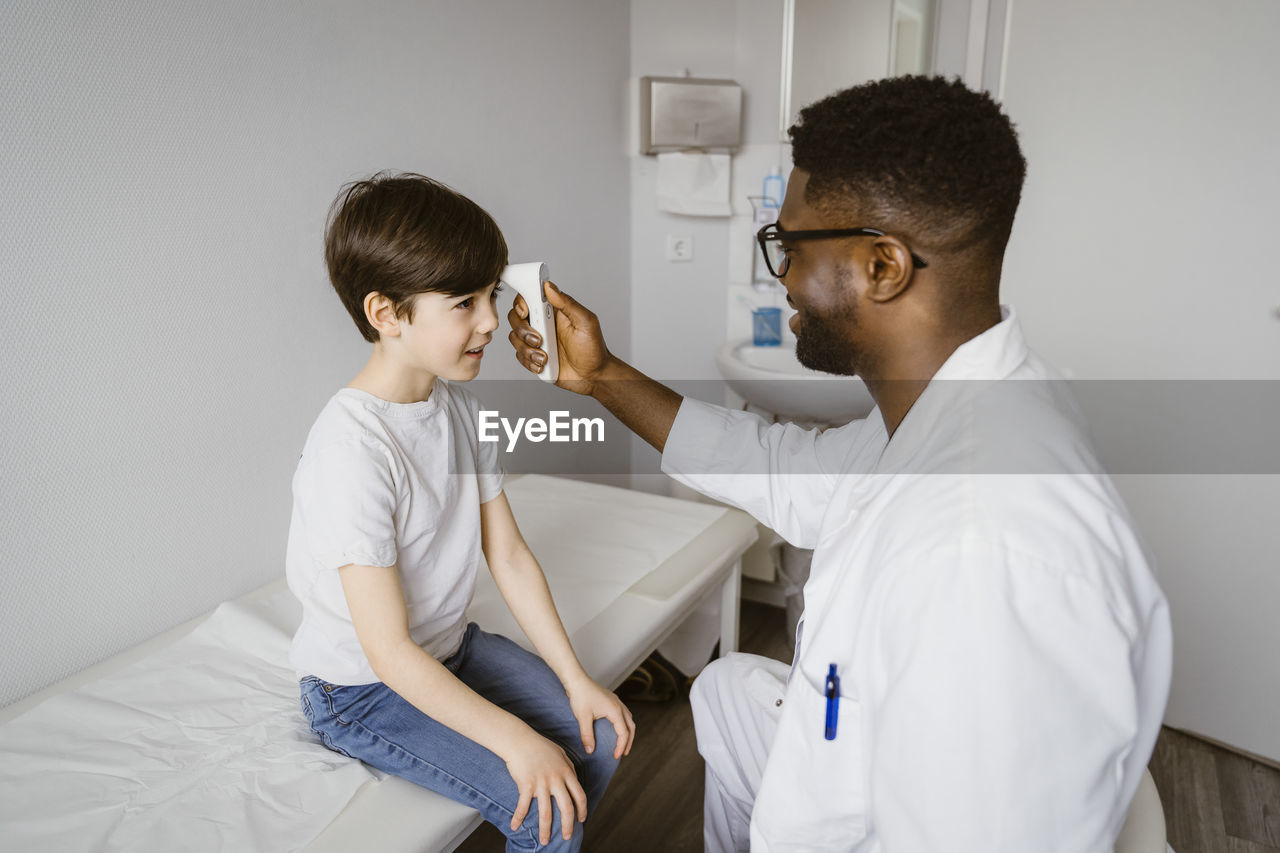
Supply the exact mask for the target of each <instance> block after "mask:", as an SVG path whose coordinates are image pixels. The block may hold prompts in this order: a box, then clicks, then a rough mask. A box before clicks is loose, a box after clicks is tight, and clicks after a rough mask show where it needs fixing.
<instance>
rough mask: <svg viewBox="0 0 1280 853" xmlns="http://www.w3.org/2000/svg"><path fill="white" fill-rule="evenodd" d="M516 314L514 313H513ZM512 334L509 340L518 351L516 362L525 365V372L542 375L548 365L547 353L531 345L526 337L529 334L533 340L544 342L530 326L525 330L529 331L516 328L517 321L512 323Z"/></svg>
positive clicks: (508, 336) (508, 337)
mask: <svg viewBox="0 0 1280 853" xmlns="http://www.w3.org/2000/svg"><path fill="white" fill-rule="evenodd" d="M513 313H514V312H513ZM511 325H512V329H511V333H510V334H508V335H507V340H509V341H511V346H512V347H513V348H514V349H515V351H516V361H518V362H520V364H522V365H524V368H525V370H529V371H531V372H533V373H541V372H542V366H543V365H544V364H546V363H547V354H546V352H545V351H543V350H540V349H538V348H537V347H535V346H533V345H532V344H530V343H529V339H528V338H526V337H525V335H526V334H528V335H529V336H530V337H532V339H533V340H536V341H538V342H539V343H541V342H542V340H541V338H539V337H538V335H537V333H536V332H534V331H533V329H532V328H530V327H529V326H527V325H526V326H525V327H524V328H525V329H527V330H528V331H527V332H525V331H524V330H521V329H518V328H515V321H512V324H511Z"/></svg>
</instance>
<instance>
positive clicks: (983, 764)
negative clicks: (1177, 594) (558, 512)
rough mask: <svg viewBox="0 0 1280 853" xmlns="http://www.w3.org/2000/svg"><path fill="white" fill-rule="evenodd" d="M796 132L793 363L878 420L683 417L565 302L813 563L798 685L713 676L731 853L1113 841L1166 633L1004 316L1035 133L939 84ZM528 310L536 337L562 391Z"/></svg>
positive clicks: (596, 378) (571, 364) (1124, 529)
mask: <svg viewBox="0 0 1280 853" xmlns="http://www.w3.org/2000/svg"><path fill="white" fill-rule="evenodd" d="M791 138H792V144H793V156H794V160H795V169H794V171H793V172H792V173H791V179H790V184H789V186H788V188H787V192H786V199H785V202H784V204H783V206H782V210H781V215H780V217H779V219H778V223H777V225H776V226H771V227H769V228H766V229H764V230H763V231H762V232H761V234H760V242H761V244H762V247H763V248H764V250H765V253H766V257H767V258H768V260H769V263H770V264H771V269H772V271H773V273H774V274H775V275H776V276H777V277H778V278H779V279H781V280H782V282H783V284H784V285H785V286H786V289H787V294H788V297H787V301H788V303H789V304H791V305H792V306H793V307H794V308H795V309H796V312H797V313H796V315H795V316H794V317H793V318H792V319H791V327H792V329H794V330H795V332H796V335H797V342H796V355H797V357H798V358H799V360H800V361H801V362H802V363H803V364H805V365H807V366H808V367H811V368H814V369H817V370H823V371H827V372H830V373H838V374H856V375H858V376H860V377H861V378H862V379H863V381H864V382H865V383H866V385H867V388H868V389H869V390H870V392H871V394H872V396H873V397H874V398H875V401H876V403H877V407H876V409H875V410H874V411H873V412H872V413H871V415H870V416H868V417H867V418H866V420H862V421H855V422H854V423H851V424H849V425H847V426H843V427H839V428H833V429H828V430H826V431H822V432H819V431H815V430H804V429H801V428H798V427H796V426H794V425H787V426H784V425H778V424H769V423H766V422H764V421H763V420H761V419H760V418H758V417H755V416H754V415H751V414H748V413H745V412H737V411H730V410H727V409H723V408H719V407H716V406H711V405H707V404H705V403H702V402H698V401H696V400H691V399H682V398H681V397H680V396H678V395H677V394H676V393H675V392H673V391H671V390H670V389H667V388H665V387H663V386H662V385H660V384H658V383H656V382H654V381H652V380H650V379H648V378H647V377H645V376H644V375H643V374H641V373H640V372H639V371H637V370H635V369H634V368H632V367H630V366H629V365H627V364H625V363H623V362H621V361H620V360H618V359H617V358H615V357H614V356H613V355H612V354H610V353H609V351H608V349H607V348H606V347H605V343H604V339H603V337H602V335H601V332H600V328H599V324H598V322H597V320H596V317H595V315H593V314H592V313H591V312H590V311H588V310H587V309H586V308H584V307H583V306H582V305H580V304H579V303H578V302H576V301H575V300H573V299H572V298H570V297H569V296H567V295H565V294H563V293H561V292H560V291H558V290H556V289H554V286H552V285H549V286H548V291H549V293H548V299H549V301H550V302H551V304H552V305H554V306H555V307H556V309H558V311H557V316H556V330H557V334H558V335H559V346H560V355H559V358H560V363H559V368H560V375H559V384H560V385H561V386H562V387H565V388H568V389H571V390H573V391H576V392H578V393H582V394H590V395H592V396H594V397H595V398H596V399H598V400H599V401H600V402H602V403H603V404H604V405H605V406H606V407H608V408H609V409H610V411H612V412H613V413H614V414H615V415H616V416H617V417H618V418H619V419H620V420H622V422H623V423H625V424H626V425H627V426H628V427H630V428H631V429H633V430H634V431H635V432H636V433H638V434H639V435H641V436H642V437H643V438H645V439H646V440H647V441H648V442H649V443H650V444H652V445H653V446H654V447H656V448H657V449H658V450H660V451H661V452H662V454H663V456H662V470H663V471H665V472H667V473H668V474H670V475H671V476H673V477H675V478H676V479H677V480H679V481H681V482H684V483H686V484H688V485H690V486H692V487H694V488H696V489H699V490H700V491H702V492H704V493H706V494H708V495H710V496H712V497H714V498H716V499H718V500H721V501H724V502H726V503H730V504H733V505H735V506H739V507H741V508H743V509H745V510H746V511H748V512H750V513H752V514H753V515H754V516H755V517H756V518H758V519H759V520H760V521H762V522H763V523H764V524H766V525H768V526H769V527H772V528H773V529H774V530H776V531H778V533H780V534H781V535H782V536H783V537H785V538H786V539H787V540H788V541H790V542H792V543H793V544H795V545H797V546H800V547H803V548H812V549H814V556H813V565H812V571H811V575H810V578H809V581H808V583H807V584H806V586H805V589H804V599H805V604H806V612H805V616H804V619H803V621H802V622H801V624H800V627H799V629H798V631H797V635H798V636H797V648H796V655H795V660H794V663H793V664H792V666H791V667H790V668H788V667H786V666H785V665H781V664H778V663H776V662H774V661H770V660H766V659H764V658H758V657H754V656H749V655H730V656H728V657H727V658H725V659H722V660H720V661H717V662H715V663H713V664H711V665H710V666H708V667H707V668H706V670H705V671H704V672H703V673H702V675H701V676H700V677H699V678H698V680H697V682H696V684H695V686H694V692H693V697H692V701H693V707H694V720H695V724H696V727H697V737H698V749H699V752H701V754H702V755H703V757H704V758H705V759H706V783H707V784H706V803H705V830H704V832H705V838H706V846H707V849H708V850H709V851H726V850H748V849H750V850H753V851H829V850H830V851H835V850H841V851H866V852H867V853H870V851H886V853H899V851H948V853H961V852H962V851H963V853H970V851H971V853H998V851H1008V853H1031V851H1081V853H1084V851H1089V853H1101V851H1108V850H1110V849H1111V847H1112V845H1113V843H1114V841H1115V839H1116V836H1117V835H1118V833H1119V831H1120V828H1121V826H1122V824H1123V822H1124V818H1125V814H1126V811H1127V808H1128V805H1129V802H1130V800H1131V798H1132V797H1133V794H1134V791H1135V790H1136V788H1137V785H1138V782H1139V779H1140V777H1141V775H1142V773H1143V770H1144V767H1145V765H1146V763H1147V760H1148V759H1149V758H1150V755H1151V751H1152V748H1153V746H1154V743H1155V739H1156V734H1157V731H1158V729H1159V726H1160V720H1161V717H1162V715H1163V711H1164V707H1165V701H1166V698H1167V694H1168V687H1169V676H1170V660H1171V641H1170V627H1169V616H1168V609H1167V605H1166V603H1165V600H1164V597H1163V595H1162V594H1161V592H1160V589H1159V588H1158V587H1157V585H1156V582H1155V580H1154V578H1153V577H1152V574H1151V571H1150V569H1149V567H1148V561H1147V557H1146V556H1145V553H1144V550H1143V546H1142V545H1141V543H1140V541H1139V539H1138V536H1137V534H1136V533H1135V532H1134V529H1133V524H1132V521H1131V520H1130V518H1129V515H1128V513H1127V512H1126V510H1125V508H1124V506H1123V504H1122V502H1121V500H1120V497H1119V496H1118V495H1117V494H1116V492H1115V489H1114V488H1113V486H1112V484H1111V482H1110V480H1109V478H1108V477H1107V476H1106V475H1105V473H1103V472H1102V471H1101V468H1100V465H1099V464H1098V462H1097V459H1096V456H1095V455H1094V451H1093V450H1092V448H1091V446H1090V443H1089V441H1088V438H1087V436H1086V433H1085V431H1084V428H1083V426H1082V425H1081V424H1080V421H1079V418H1078V416H1077V415H1076V412H1075V408H1074V405H1073V404H1072V401H1071V400H1070V397H1069V395H1068V394H1067V393H1066V392H1065V390H1064V389H1063V388H1062V385H1061V383H1060V382H1057V381H1055V374H1054V373H1053V371H1052V369H1051V368H1050V367H1049V366H1048V365H1047V364H1046V363H1045V362H1044V361H1042V360H1041V359H1040V358H1039V357H1038V356H1036V355H1035V353H1033V352H1032V351H1031V350H1030V349H1029V348H1028V346H1027V343H1026V341H1025V340H1024V338H1023V334H1022V330H1021V328H1020V327H1019V325H1018V321H1017V319H1016V317H1015V316H1014V313H1013V311H1012V310H1011V309H1009V308H1007V307H1003V306H1001V304H1000V301H999V283H1000V270H1001V262H1002V258H1003V255H1004V249H1005V245H1006V243H1007V241H1008V238H1009V233H1010V230H1011V228H1012V225H1013V218H1014V212H1015V210H1016V208H1017V205H1018V199H1019V196H1020V194H1021V188H1022V181H1023V176H1024V174H1025V161H1024V160H1023V158H1022V154H1021V152H1020V150H1019V146H1018V141H1017V137H1016V135H1015V134H1014V131H1013V127H1012V125H1011V124H1010V122H1009V120H1008V118H1006V117H1005V116H1004V115H1003V114H1002V113H1001V111H1000V109H999V107H998V106H997V105H996V104H995V103H993V102H992V101H991V99H990V98H988V97H987V96H986V95H984V94H979V93H974V92H971V91H969V90H967V89H966V88H964V86H963V85H961V84H960V83H959V82H948V81H945V80H942V79H940V78H933V79H928V78H918V77H917V78H897V79H892V80H885V81H880V82H874V83H868V84H866V85H862V86H858V87H855V88H852V89H849V90H846V91H843V92H840V93H837V94H835V95H832V96H831V97H829V98H827V99H825V100H823V101H820V102H818V103H816V104H813V105H812V106H810V107H808V108H806V109H805V110H804V111H802V112H801V114H800V119H799V122H798V123H797V124H796V126H794V127H793V128H791ZM1075 248H1076V247H1072V246H1064V247H1063V253H1064V254H1066V253H1067V252H1070V251H1073V250H1074V249H1075ZM1045 260H1046V262H1048V263H1052V259H1045ZM1023 286H1025V287H1034V286H1035V282H1034V281H1031V282H1025V283H1024V284H1023ZM526 314H527V309H526V307H525V305H524V303H523V301H522V300H518V301H517V304H516V306H515V308H513V310H512V312H511V313H510V314H509V319H510V320H511V325H512V332H511V340H512V343H513V344H515V346H516V349H517V357H518V358H519V359H520V361H521V362H522V363H523V364H525V366H526V367H528V368H529V369H531V370H533V371H535V372H538V371H539V370H540V368H541V367H542V365H543V364H544V363H545V354H544V353H543V352H542V351H540V350H538V349H537V348H536V347H537V345H538V344H539V343H540V341H539V340H538V339H537V337H536V335H535V334H534V333H533V332H532V329H531V328H530V327H529V325H528V324H527V323H526V322H525V320H524V317H525V316H526Z"/></svg>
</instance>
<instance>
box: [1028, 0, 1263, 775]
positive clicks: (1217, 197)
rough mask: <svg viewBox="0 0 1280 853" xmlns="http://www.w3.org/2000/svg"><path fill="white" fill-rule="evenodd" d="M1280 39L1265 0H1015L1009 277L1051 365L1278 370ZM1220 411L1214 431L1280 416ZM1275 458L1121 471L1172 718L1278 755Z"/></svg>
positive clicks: (1091, 370) (1190, 375)
mask: <svg viewBox="0 0 1280 853" xmlns="http://www.w3.org/2000/svg"><path fill="white" fill-rule="evenodd" d="M1278 33H1280V5H1277V4H1276V3H1274V2H1270V0H1241V2H1235V3H1229V4H1210V3H1203V2H1196V0H1170V2H1166V3H1162V4H1150V3H1136V2H1123V3H1116V2H1104V0H1086V2H1081V3H1071V4H1064V3H1059V2H1054V0H1014V2H1013V3H1012V29H1011V40H1010V44H1009V56H1008V67H1007V69H1006V90H1005V104H1006V107H1007V109H1008V112H1009V114H1010V115H1011V116H1012V117H1013V119H1014V121H1015V122H1016V123H1017V126H1018V130H1019V133H1020V135H1021V138H1022V144H1023V148H1024V151H1025V153H1026V156H1027V159H1028V161H1029V164H1030V166H1029V175H1028V181H1027V187H1026V192H1025V194H1024V197H1023V202H1022V207H1021V209H1020V211H1019V213H1018V220H1017V223H1016V224H1015V227H1014V231H1013V237H1012V241H1011V244H1010V248H1009V253H1008V257H1007V263H1006V267H1005V275H1004V293H1005V296H1006V299H1008V300H1009V301H1011V302H1013V303H1014V304H1016V305H1017V306H1018V308H1019V311H1020V313H1021V316H1022V319H1023V322H1024V325H1025V326H1026V329H1027V332H1028V335H1029V337H1030V339H1031V341H1032V342H1033V345H1034V346H1036V347H1037V349H1039V350H1040V352H1041V353H1042V354H1044V355H1045V356H1046V357H1048V358H1049V359H1050V360H1051V361H1054V362H1056V363H1057V364H1059V365H1060V366H1062V367H1064V368H1067V369H1069V370H1071V371H1072V372H1073V373H1074V375H1076V376H1079V377H1088V378H1105V379H1246V378H1249V379H1272V380H1276V379H1280V323H1277V322H1276V317H1275V316H1274V315H1273V314H1272V310H1273V309H1274V308H1275V306H1277V305H1280V276H1277V274H1276V272H1275V270H1276V261H1275V257H1274V255H1275V242H1276V231H1277V227H1278V226H1280V220H1278V219H1277V216H1276V213H1275V209H1276V207H1275V204H1276V202H1275V200H1276V199H1277V198H1280V169H1277V168H1276V164H1275V156H1276V140H1277V139H1278V138H1280V107H1277V99H1276V95H1275V81H1276V80H1277V79H1280V54H1277V52H1276V50H1275V45H1274V42H1275V38H1276V35H1277V34H1278ZM1270 393H1271V394H1272V395H1273V398H1274V394H1275V392H1274V390H1272V391H1271V392H1270ZM1197 402H1198V401H1197V399H1196V398H1195V396H1194V390H1193V389H1189V395H1188V399H1187V400H1186V405H1187V407H1188V408H1189V409H1193V410H1194V409H1195V407H1196V406H1197ZM1219 421H1220V426H1219V429H1220V432H1219V433H1218V435H1217V436H1213V435H1210V436H1207V437H1206V440H1208V441H1215V440H1230V439H1225V436H1227V435H1229V433H1230V431H1231V430H1238V429H1245V430H1248V431H1253V432H1254V434H1260V433H1258V432H1256V431H1265V430H1271V431H1272V435H1274V434H1275V430H1276V425H1275V424H1274V423H1271V424H1259V423H1256V422H1246V423H1233V418H1232V413H1231V412H1221V413H1219ZM1270 444H1271V446H1272V448H1273V449H1274V448H1275V444H1274V442H1270ZM1104 452H1105V448H1104ZM1274 453H1275V454H1280V449H1275V450H1274ZM1278 458H1280V457H1278V456H1277V455H1272V456H1271V457H1270V458H1269V459H1260V460H1259V469H1260V470H1261V471H1264V472H1270V473H1271V474H1272V476H1266V475H1262V474H1257V475H1252V476H1248V475H1236V476H1226V475H1219V476H1185V475H1183V476H1170V475H1166V476H1124V477H1119V478H1117V484H1118V485H1119V487H1120V489H1121V491H1122V492H1124V494H1125V496H1126V498H1127V500H1128V501H1129V504H1130V508H1131V509H1132V510H1133V513H1134V515H1135V517H1136V519H1137V522H1138V525H1139V528H1140V529H1141V531H1142V532H1143V534H1144V535H1145V537H1146V539H1147V540H1148V542H1149V544H1150V545H1151V547H1152V549H1153V551H1154V552H1155V554H1156V557H1157V561H1158V567H1159V573H1160V579H1161V585H1162V587H1163V588H1164V590H1165V592H1166V594H1167V595H1168V597H1169V600H1170V604H1171V607H1172V611H1173V627H1174V680H1173V688H1172V695H1171V698H1170V703H1169V710H1168V714H1167V717H1166V720H1167V722H1168V723H1169V724H1171V725H1174V726H1179V727H1184V728H1187V729H1190V730H1192V731H1196V732H1200V733H1202V734H1205V735H1208V736H1210V737H1213V738H1216V739H1218V740H1221V741H1224V742H1226V743H1229V744H1232V745H1235V746H1237V747H1240V748H1243V749H1246V750H1249V751H1252V752H1255V753H1258V754H1261V755H1265V756H1268V757H1270V758H1272V759H1277V760H1280V727H1278V726H1277V725H1276V721H1277V710H1276V709H1277V708H1280V663H1278V662H1277V657H1276V649H1277V648H1280V619H1277V618H1276V616H1277V605H1278V604H1280V556H1278V555H1280V523H1278V522H1280V477H1277V476H1274V474H1275V472H1276V471H1277V470H1280V462H1278V461H1277V459H1278Z"/></svg>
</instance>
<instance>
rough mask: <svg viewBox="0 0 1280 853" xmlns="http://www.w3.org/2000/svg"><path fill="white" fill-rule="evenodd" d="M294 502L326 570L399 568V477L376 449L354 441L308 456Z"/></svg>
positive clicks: (303, 461)
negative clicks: (342, 568) (397, 547)
mask: <svg viewBox="0 0 1280 853" xmlns="http://www.w3.org/2000/svg"><path fill="white" fill-rule="evenodd" d="M293 500H294V506H295V509H296V511H297V513H298V515H299V517H300V519H301V521H302V522H303V525H304V528H305V530H306V536H307V538H308V540H309V542H308V550H309V551H310V552H311V555H312V558H313V559H314V560H315V561H316V563H317V564H318V565H320V566H321V567H322V568H326V569H338V568H341V567H343V566H346V565H349V564H353V563H354V564H356V565H362V566H392V565H395V563H396V523H395V517H396V501H397V498H396V486H395V478H394V476H393V472H392V468H391V461H390V459H389V458H388V457H387V456H386V454H385V453H383V452H382V451H381V450H379V449H378V448H376V447H373V446H370V445H369V444H367V443H365V442H363V441H360V440H356V439H353V440H350V441H343V442H339V443H336V444H332V445H329V446H327V447H323V448H320V449H319V450H315V451H311V452H308V453H305V454H304V455H303V457H302V459H301V460H300V461H299V463H298V471H297V474H296V475H295V476H294V479H293Z"/></svg>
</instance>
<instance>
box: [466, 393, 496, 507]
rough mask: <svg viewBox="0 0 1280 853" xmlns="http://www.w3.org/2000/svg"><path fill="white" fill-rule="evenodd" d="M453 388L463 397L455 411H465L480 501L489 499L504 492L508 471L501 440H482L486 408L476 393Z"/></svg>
mask: <svg viewBox="0 0 1280 853" xmlns="http://www.w3.org/2000/svg"><path fill="white" fill-rule="evenodd" d="M453 390H454V391H455V392H456V393H457V394H458V397H459V398H460V399H461V405H460V406H458V408H457V409H456V410H455V411H461V412H462V413H463V425H464V429H465V434H466V437H467V443H468V444H469V445H470V446H471V448H472V456H473V457H474V459H475V465H476V485H477V487H478V488H479V490H480V503H482V504H483V503H488V502H489V501H491V500H493V499H494V498H496V497H497V496H498V495H500V494H502V484H503V481H504V480H505V478H506V471H505V469H504V468H503V467H502V460H501V457H500V453H499V450H498V445H499V442H496V441H481V440H480V435H479V424H480V410H481V409H483V408H484V406H483V405H481V403H480V401H479V400H478V399H477V398H476V396H475V395H474V394H471V393H470V392H468V391H465V390H463V389H461V388H458V387H457V386H453Z"/></svg>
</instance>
